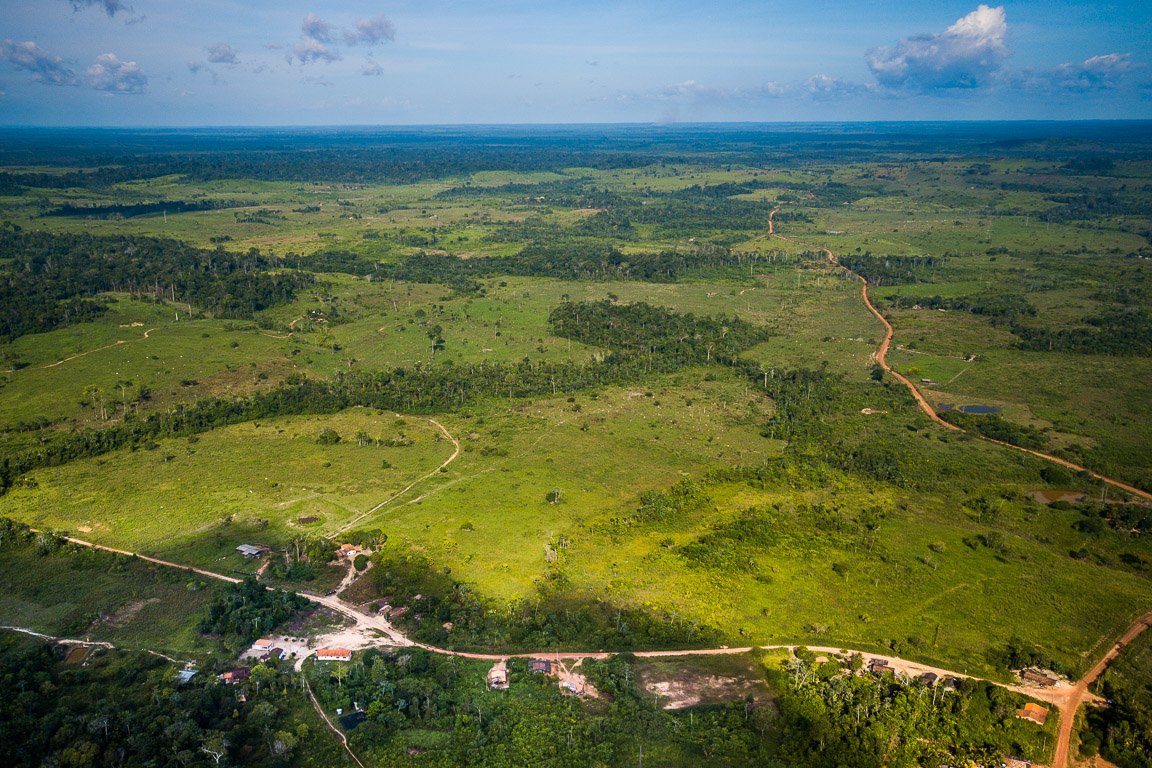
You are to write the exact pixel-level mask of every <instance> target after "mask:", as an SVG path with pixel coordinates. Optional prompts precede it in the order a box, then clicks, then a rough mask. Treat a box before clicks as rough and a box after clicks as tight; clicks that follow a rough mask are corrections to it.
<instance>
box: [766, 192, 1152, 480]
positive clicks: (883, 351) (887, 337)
mask: <svg viewBox="0 0 1152 768" xmlns="http://www.w3.org/2000/svg"><path fill="white" fill-rule="evenodd" d="M778 210H779V208H773V209H772V210H771V211H770V212H769V213H768V236H769V237H775V238H777V239H780V240H787V241H789V242H792V243H796V244H797V245H804V246H806V247H809V248H815V249H817V250H819V251H820V252H822V253H824V254H825V255H827V257H828V261H830V262H831V263H832V264H833V265H835V266H836V267H837V268H838V269H842V270H844V271H845V272H847V273H848V274H851V275H853V276H854V277H855V278H856V279H857V280H859V281H860V283H861V289H860V295H861V298H862V299H863V300H864V305H865V306H866V307H868V311H869V312H871V313H872V314H873V315H875V317H876V319H877V320H879V321H880V322H881V323H883V324H884V329H885V330H884V341H883V342H881V344H880V347H879V348H878V349H877V350H876V352H874V353H873V354H872V357H873V359H874V360H875V361H876V363H877V364H878V365H879V366H880V367H881V368H883V369H884V372H885V373H887V374H889V375H891V376H892V378H894V379H896V380H897V381H899V382H900V383H901V384H903V385H904V386H905V387H906V388H907V389H908V392H909V393H911V395H912V397H913V398H914V399H915V400H916V404H917V405H919V406H920V409H921V410H922V411H924V413H925V414H927V416H928V418H930V419H932V421H934V422H936V423H937V424H939V425H940V426H942V427H945V428H947V429H950V430H952V431H953V432H962V433H964V434H968V435H972V436H973V437H976V438H979V439H981V440H983V441H985V442H988V443H995V444H996V445H1002V446H1004V447H1005V448H1011V449H1012V450H1014V451H1019V452H1021V453H1027V454H1029V455H1031V456H1035V457H1036V458H1039V459H1044V460H1045V461H1050V462H1052V463H1054V464H1059V465H1060V466H1062V467H1065V468H1067V469H1071V470H1072V471H1074V472H1084V473H1086V474H1088V475H1089V476H1091V477H1092V478H1094V479H1096V480H1099V481H1100V482H1102V483H1107V484H1108V485H1111V486H1113V487H1116V488H1119V489H1120V490H1122V491H1124V492H1126V493H1130V494H1132V495H1133V496H1136V497H1138V498H1141V499H1144V500H1145V501H1152V493H1148V492H1147V491H1142V490H1140V489H1139V488H1136V487H1133V486H1131V485H1128V484H1127V483H1123V482H1121V481H1119V480H1115V479H1113V478H1111V477H1107V476H1106V475H1101V474H1100V473H1099V472H1094V471H1092V470H1091V469H1088V468H1087V467H1082V466H1080V465H1079V464H1076V463H1073V462H1071V461H1068V460H1066V459H1062V458H1060V457H1059V456H1053V455H1052V454H1049V453H1043V452H1042V451H1034V450H1032V449H1030V448H1022V447H1020V446H1019V445H1012V444H1011V443H1005V442H1003V441H1001V440H994V439H992V438H990V437H985V436H983V435H978V434H974V433H971V432H968V431H967V430H964V429H961V428H960V427H958V426H956V425H955V424H951V423H949V422H947V421H945V420H944V419H942V418H940V414H938V413H937V412H936V409H935V408H933V407H932V405H931V404H930V403H929V402H928V401H927V400H926V399H924V395H922V394H921V393H920V390H919V389H917V388H916V385H915V384H913V383H912V382H911V381H909V380H908V379H907V378H905V377H904V376H903V375H901V374H900V373H898V372H896V371H894V370H893V369H892V367H891V366H890V365H888V359H887V358H888V347H889V345H890V344H891V343H892V335H893V333H894V331H893V329H892V324H891V323H889V322H888V319H887V318H886V317H884V315H882V314H880V311H879V310H878V309H876V307H875V306H874V305H873V304H872V300H871V299H870V298H869V297H868V281H867V280H866V279H864V277H863V276H861V275H857V274H855V273H853V272H852V270H850V269H848V268H847V267H845V266H844V265H843V264H841V263H840V261H839V259H837V258H836V256H835V254H833V253H832V251H830V250H828V249H827V248H822V247H820V246H814V245H809V244H807V243H802V242H801V241H799V240H797V239H796V238H794V237H786V236H784V235H781V234H779V233H777V232H776V224H775V222H774V221H773V217H774V216H775V215H776V211H778Z"/></svg>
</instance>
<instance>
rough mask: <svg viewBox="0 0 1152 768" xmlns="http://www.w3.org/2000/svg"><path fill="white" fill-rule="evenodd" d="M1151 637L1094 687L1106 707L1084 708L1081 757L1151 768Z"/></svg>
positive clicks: (1128, 652)
mask: <svg viewBox="0 0 1152 768" xmlns="http://www.w3.org/2000/svg"><path fill="white" fill-rule="evenodd" d="M1150 651H1152V635H1149V634H1148V633H1147V632H1145V633H1144V634H1143V635H1141V636H1140V637H1137V638H1136V639H1135V640H1133V641H1132V644H1131V645H1130V646H1128V648H1126V649H1125V650H1124V652H1123V653H1121V654H1120V656H1119V657H1118V658H1117V659H1116V660H1115V661H1114V662H1112V665H1111V666H1110V667H1109V668H1108V671H1106V672H1105V673H1104V675H1103V677H1101V678H1100V679H1099V680H1098V681H1097V682H1096V685H1095V692H1096V693H1097V694H1099V695H1101V696H1103V697H1104V698H1105V699H1107V700H1108V706H1106V707H1088V708H1087V721H1088V723H1087V724H1088V727H1087V729H1085V730H1084V731H1083V732H1081V734H1080V745H1081V746H1080V751H1081V753H1083V754H1084V755H1085V756H1089V757H1090V756H1092V755H1094V754H1096V753H1097V752H1099V753H1100V754H1101V755H1103V756H1104V757H1105V758H1107V759H1108V760H1109V761H1111V762H1112V763H1114V764H1116V765H1118V766H1120V768H1152V652H1150Z"/></svg>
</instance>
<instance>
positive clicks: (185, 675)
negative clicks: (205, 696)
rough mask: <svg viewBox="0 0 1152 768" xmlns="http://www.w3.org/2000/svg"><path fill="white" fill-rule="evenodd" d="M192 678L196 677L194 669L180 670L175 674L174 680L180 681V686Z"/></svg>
mask: <svg viewBox="0 0 1152 768" xmlns="http://www.w3.org/2000/svg"><path fill="white" fill-rule="evenodd" d="M194 677H196V670H194V669H182V670H180V671H179V672H177V673H176V679H177V680H178V681H180V685H183V684H184V683H186V682H188V681H189V680H191V679H192V678H194Z"/></svg>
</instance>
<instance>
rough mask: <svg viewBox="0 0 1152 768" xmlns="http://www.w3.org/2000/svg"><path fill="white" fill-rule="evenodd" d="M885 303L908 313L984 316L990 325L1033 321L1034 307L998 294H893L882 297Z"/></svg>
mask: <svg viewBox="0 0 1152 768" xmlns="http://www.w3.org/2000/svg"><path fill="white" fill-rule="evenodd" d="M884 300H885V301H887V302H888V304H890V305H891V306H893V307H897V308H901V309H909V308H911V307H920V308H921V309H951V310H958V311H961V312H971V313H972V314H974V315H983V316H985V317H989V318H991V319H992V322H993V324H997V323H1002V322H1005V321H1008V320H1013V319H1015V318H1018V317H1035V316H1036V307H1034V306H1032V304H1031V303H1029V301H1028V299H1026V298H1025V297H1024V296H1023V295H1022V294H1019V293H999V294H986V295H982V296H955V297H948V298H945V297H941V296H940V295H939V294H937V295H935V296H902V295H899V294H893V295H890V296H885V297H884Z"/></svg>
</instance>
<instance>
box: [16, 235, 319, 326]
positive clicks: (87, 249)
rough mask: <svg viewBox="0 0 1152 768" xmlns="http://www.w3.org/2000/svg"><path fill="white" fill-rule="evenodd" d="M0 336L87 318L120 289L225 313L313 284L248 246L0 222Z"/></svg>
mask: <svg viewBox="0 0 1152 768" xmlns="http://www.w3.org/2000/svg"><path fill="white" fill-rule="evenodd" d="M0 265H2V266H0V339H3V340H6V341H10V340H12V339H14V338H16V337H18V336H21V335H24V334H27V333H38V332H41V331H48V330H52V329H54V328H59V327H63V326H65V325H68V324H71V323H75V322H80V321H82V320H87V319H91V318H92V317H93V316H94V315H95V314H97V313H99V312H101V311H103V306H102V305H103V303H104V302H102V301H99V300H94V299H92V298H91V297H94V296H96V295H97V294H100V293H102V292H105V291H121V292H126V293H131V294H133V295H135V296H146V297H150V298H155V299H164V298H169V299H172V300H177V301H180V302H182V303H188V304H193V305H195V306H196V307H197V308H199V309H201V310H204V311H208V312H213V313H216V314H219V315H221V316H224V317H251V316H252V314H253V313H254V312H258V311H260V310H262V309H267V308H268V307H272V306H275V305H277V304H282V303H284V302H287V301H291V300H292V299H293V298H294V297H295V295H296V291H298V290H300V289H301V288H304V287H306V286H309V285H312V284H313V283H314V282H315V277H314V276H313V275H310V274H304V273H295V272H293V273H284V274H276V273H269V272H267V271H265V270H267V269H269V268H271V267H273V266H275V265H274V264H272V263H271V262H270V261H269V260H267V259H265V258H264V257H262V256H261V255H260V254H259V252H258V251H256V250H255V249H252V250H250V251H249V252H248V253H247V254H238V253H228V252H225V251H224V250H222V249H217V250H214V251H207V250H202V249H198V248H192V247H190V246H188V245H185V244H183V243H180V242H177V241H175V240H161V239H156V238H149V237H137V236H109V237H97V236H93V235H87V234H80V235H69V234H49V233H45V232H24V231H20V230H19V228H17V227H12V226H10V227H7V228H3V227H0Z"/></svg>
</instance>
